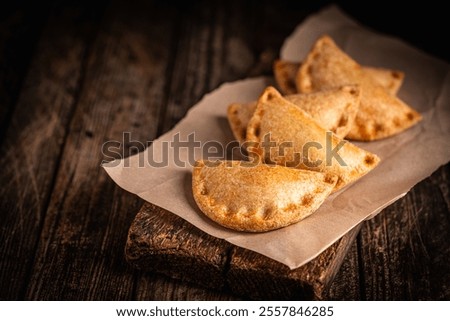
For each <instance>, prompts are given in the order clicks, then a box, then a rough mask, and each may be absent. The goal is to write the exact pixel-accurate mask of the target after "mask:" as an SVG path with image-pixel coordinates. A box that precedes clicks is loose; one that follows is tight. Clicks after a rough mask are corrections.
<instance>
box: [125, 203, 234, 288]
mask: <svg viewBox="0 0 450 321" xmlns="http://www.w3.org/2000/svg"><path fill="white" fill-rule="evenodd" d="M231 249H232V245H231V244H230V243H228V242H226V241H224V240H221V239H218V238H215V237H213V236H210V235H207V234H205V233H203V232H202V231H200V230H199V229H197V228H196V227H194V226H193V225H191V224H190V223H188V222H187V221H185V220H184V219H182V218H180V217H178V216H176V215H174V214H172V213H170V212H167V211H165V210H163V209H162V208H160V207H157V206H155V205H152V204H150V203H146V204H145V205H144V206H143V207H142V208H141V210H140V211H139V213H138V215H137V216H136V218H135V219H134V221H133V224H132V225H131V227H130V230H129V232H128V240H127V244H126V248H125V254H126V257H127V260H128V262H129V263H130V264H132V265H133V266H135V267H137V268H140V269H142V270H147V271H152V272H159V273H162V274H165V275H167V276H170V277H173V278H176V279H180V280H185V281H190V282H192V283H194V284H198V285H202V286H204V287H209V288H212V289H217V290H221V289H223V288H224V287H225V284H226V282H225V277H224V276H225V275H224V273H225V269H226V268H227V263H228V262H227V260H228V256H229V254H230V251H231Z"/></svg>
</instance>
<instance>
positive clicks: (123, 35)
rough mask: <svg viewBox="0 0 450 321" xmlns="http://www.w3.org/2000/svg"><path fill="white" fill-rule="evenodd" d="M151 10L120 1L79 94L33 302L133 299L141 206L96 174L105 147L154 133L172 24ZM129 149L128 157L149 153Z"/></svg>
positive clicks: (93, 54) (106, 19) (99, 40)
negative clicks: (129, 251)
mask: <svg viewBox="0 0 450 321" xmlns="http://www.w3.org/2000/svg"><path fill="white" fill-rule="evenodd" d="M153 6H154V5H153V4H151V3H146V2H144V1H142V2H132V3H124V2H119V1H117V2H114V3H113V4H112V5H111V7H110V8H109V9H108V10H107V13H106V14H105V17H104V20H103V23H102V25H101V27H100V30H99V34H98V36H97V37H96V40H95V42H94V44H93V47H92V49H91V52H90V54H89V57H88V61H87V72H86V76H85V78H84V83H83V90H82V91H81V93H80V98H79V102H78V104H77V108H76V111H75V114H74V117H73V120H72V122H71V125H70V131H69V135H68V137H67V141H66V144H65V148H64V152H63V155H62V160H61V165H60V170H59V172H58V176H57V179H56V183H55V189H54V190H55V193H53V195H52V197H51V200H50V205H49V208H48V211H47V214H46V220H45V223H44V228H43V233H42V236H41V239H40V243H39V247H38V249H37V260H36V262H35V266H34V269H33V272H32V279H31V282H30V286H29V287H28V291H27V295H26V297H27V298H29V299H72V300H77V299H84V300H86V299H97V300H98V299H105V300H109V299H114V300H117V299H119V300H127V299H132V295H133V288H134V277H133V274H132V273H131V272H130V270H129V268H128V267H127V265H126V264H125V262H124V256H123V244H124V243H125V240H126V233H127V229H128V227H129V225H130V223H131V220H132V218H133V216H134V214H135V213H136V212H137V210H138V208H139V207H140V206H141V204H142V203H141V201H140V200H139V199H137V198H136V197H135V196H132V195H130V194H127V193H124V192H123V190H121V189H120V188H118V187H117V186H115V184H114V182H113V181H112V180H111V179H110V178H109V177H108V176H107V175H106V173H105V172H104V170H103V169H102V168H101V167H100V163H101V161H102V158H103V156H102V154H101V150H102V144H103V143H104V142H105V141H108V140H116V141H119V142H121V141H122V135H123V133H124V132H130V133H131V140H134V141H141V142H145V141H146V140H149V139H152V138H153V137H155V135H156V131H157V120H158V117H159V113H160V111H161V109H162V107H163V103H162V102H163V101H164V88H165V86H166V69H167V68H168V65H169V64H171V62H170V61H168V57H169V56H170V49H171V48H172V41H175V39H172V37H171V35H172V32H173V26H174V23H175V19H174V15H173V13H172V12H165V11H164V8H163V7H162V8H159V9H158V10H155V8H154V7H153ZM134 145H135V143H133V142H131V141H129V142H123V144H122V147H123V149H125V151H123V153H122V155H123V156H127V155H128V154H130V153H131V152H136V151H137V150H138V149H139V150H142V149H143V146H135V147H136V148H134V150H131V147H133V146H134Z"/></svg>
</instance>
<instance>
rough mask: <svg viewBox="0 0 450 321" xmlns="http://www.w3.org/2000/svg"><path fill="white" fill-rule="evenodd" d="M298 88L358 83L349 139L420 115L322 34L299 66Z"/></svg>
mask: <svg viewBox="0 0 450 321" xmlns="http://www.w3.org/2000/svg"><path fill="white" fill-rule="evenodd" d="M296 84H297V89H298V90H299V91H300V92H304V93H309V92H314V91H320V90H324V89H328V88H334V87H336V86H341V85H344V84H359V85H360V86H361V91H362V94H361V103H360V107H359V110H358V113H357V115H356V118H355V123H354V125H353V127H352V129H351V130H350V132H349V134H348V135H347V137H348V138H350V139H355V140H363V141H371V140H377V139H381V138H385V137H389V136H392V135H395V134H398V133H400V132H402V131H404V130H405V129H407V128H409V127H411V126H413V125H414V124H416V123H417V122H418V121H420V119H421V118H422V117H421V115H420V114H419V113H418V112H416V111H415V110H414V109H412V108H411V107H409V106H408V105H407V104H405V103H404V102H403V101H401V100H400V99H398V98H397V97H395V96H392V95H390V94H389V93H388V92H387V91H386V90H385V89H384V88H383V87H382V86H381V85H380V84H379V83H378V82H377V81H375V80H373V79H372V78H371V77H369V76H367V74H366V73H364V72H363V70H362V68H361V66H360V65H359V64H358V63H357V62H355V61H354V60H353V59H352V58H350V57H349V56H348V55H347V54H345V53H344V52H343V51H342V50H340V49H339V48H338V47H337V46H336V44H335V43H334V41H333V40H332V39H331V38H330V37H328V36H323V37H321V38H320V39H319V40H317V41H316V43H315V44H314V46H313V48H312V49H311V51H310V53H309V54H308V56H307V57H306V59H305V61H304V62H303V64H302V65H301V66H300V69H299V70H298V73H297V77H296Z"/></svg>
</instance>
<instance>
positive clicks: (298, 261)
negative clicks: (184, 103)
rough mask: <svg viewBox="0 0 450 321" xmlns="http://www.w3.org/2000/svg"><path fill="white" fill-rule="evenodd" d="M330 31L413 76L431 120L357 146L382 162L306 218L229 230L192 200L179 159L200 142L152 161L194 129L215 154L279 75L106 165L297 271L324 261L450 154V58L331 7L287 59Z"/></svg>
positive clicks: (207, 101)
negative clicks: (235, 119)
mask: <svg viewBox="0 0 450 321" xmlns="http://www.w3.org/2000/svg"><path fill="white" fill-rule="evenodd" d="M324 33H327V34H329V35H330V36H331V37H332V38H333V39H335V41H336V42H337V44H338V45H339V46H341V47H342V48H343V49H344V50H345V51H346V52H347V53H349V54H350V55H351V56H352V57H353V58H354V59H356V60H357V61H358V62H359V63H361V64H363V65H368V66H377V67H385V68H392V69H396V70H397V69H399V70H402V71H404V72H405V73H406V79H405V83H404V85H403V87H402V88H401V90H400V92H399V96H400V98H402V99H403V100H404V101H406V102H407V103H408V104H410V105H411V106H413V107H414V108H415V109H416V110H418V111H420V112H421V113H422V115H423V118H424V119H423V121H422V122H421V123H419V124H418V125H417V126H415V127H413V128H412V129H409V130H407V131H406V132H404V133H402V134H400V135H398V136H395V137H392V138H388V139H385V140H381V141H377V142H371V143H358V144H357V145H359V146H361V147H363V148H365V149H367V150H369V151H371V152H374V153H376V154H378V155H379V156H380V157H381V159H382V162H381V163H380V165H379V166H378V167H377V168H376V169H375V170H373V171H372V172H371V173H369V174H368V175H367V176H365V177H363V178H362V179H360V180H359V181H357V182H356V183H355V184H353V185H352V186H350V187H349V188H347V189H345V190H343V191H342V192H340V193H337V194H335V195H332V196H331V197H330V198H329V199H327V201H325V203H324V204H323V205H322V206H321V207H320V208H319V210H318V211H317V212H316V213H314V214H313V215H311V216H310V217H308V218H307V219H305V220H304V221H301V222H300V223H297V224H294V225H291V226H289V227H286V228H283V229H280V230H276V231H271V232H266V233H256V234H253V233H243V232H235V231H232V230H228V229H226V228H222V227H220V226H219V225H217V224H215V223H214V222H212V221H210V220H209V219H208V218H206V217H205V216H204V215H203V214H202V213H201V212H200V211H199V209H198V208H197V206H196V204H195V202H194V201H193V198H192V190H191V171H192V166H191V165H189V164H187V165H186V166H184V167H183V166H179V163H180V162H179V161H182V162H184V163H189V162H188V161H187V160H188V159H189V158H191V160H192V159H195V158H200V157H202V153H203V152H204V151H203V152H202V150H201V148H199V147H195V148H194V146H193V145H194V144H191V145H192V146H191V149H194V152H189V151H188V148H181V149H179V153H178V154H174V151H173V149H172V148H170V146H168V147H169V148H168V153H169V155H168V156H166V159H168V161H169V164H168V166H166V167H155V166H152V165H151V164H149V159H151V160H153V162H158V161H161V160H162V159H163V158H162V155H163V153H164V149H165V147H166V145H167V144H170V142H173V141H174V140H176V139H175V138H176V136H177V135H178V134H179V139H178V140H179V141H188V136H189V135H191V140H192V139H193V138H194V137H193V136H192V135H195V140H196V141H199V142H201V146H203V147H205V148H206V147H208V148H209V151H210V152H213V151H217V150H216V149H217V148H218V149H220V147H217V145H216V143H214V142H213V141H217V142H220V143H222V144H223V145H226V144H227V143H228V142H229V141H231V140H232V139H233V136H232V134H231V130H230V128H229V126H228V123H227V119H226V110H227V106H228V105H229V104H230V103H233V102H248V101H252V100H255V99H256V98H257V97H258V96H259V94H260V93H261V92H262V90H263V89H264V88H265V86H266V85H267V84H268V83H269V82H270V81H271V80H270V79H265V78H255V79H246V80H242V81H237V82H233V83H227V84H224V85H222V86H220V87H219V88H218V89H216V90H214V91H213V92H212V93H210V94H207V95H205V97H204V98H203V99H202V100H201V101H200V102H199V103H198V104H196V105H195V106H193V107H192V108H191V109H190V110H189V112H188V114H187V115H186V117H185V118H184V119H182V120H181V121H180V122H179V123H178V124H177V125H176V126H175V128H173V129H172V130H171V131H169V132H167V133H166V134H164V135H163V136H161V137H159V138H158V139H157V140H155V141H154V142H153V144H152V145H151V146H150V147H149V148H148V149H147V150H145V151H144V152H142V153H141V154H138V155H135V156H132V157H130V158H128V159H125V160H117V161H114V162H111V163H108V164H105V165H103V166H104V168H105V170H106V171H107V173H108V174H109V175H110V176H111V178H112V179H113V180H114V181H115V182H116V183H117V184H118V185H120V186H121V187H122V188H123V189H125V190H127V191H129V192H132V193H135V194H136V195H138V196H139V197H141V198H143V199H144V200H146V201H148V202H151V203H154V204H156V205H158V206H160V207H163V208H165V209H167V210H169V211H171V212H173V213H175V214H177V215H179V216H180V217H182V218H184V219H185V220H187V221H188V222H190V223H192V224H194V225H195V226H197V227H198V228H199V229H201V230H202V231H204V232H206V233H208V234H211V235H213V236H215V237H218V238H223V239H225V240H227V241H229V242H231V243H233V244H235V245H238V246H240V247H243V248H247V249H250V250H253V251H256V252H258V253H261V254H264V255H266V256H268V257H270V258H272V259H274V260H277V261H279V262H281V263H284V264H286V265H287V266H289V267H290V268H292V269H293V268H296V267H299V266H301V265H302V264H305V263H306V262H308V261H310V260H311V259H313V258H315V257H316V256H317V255H319V254H320V253H321V252H322V251H323V250H325V249H326V248H327V247H329V246H330V245H331V244H333V243H334V242H335V241H336V240H338V239H339V238H340V237H342V236H343V235H344V234H345V233H347V232H348V231H349V230H350V229H352V228H353V227H355V226H356V225H357V224H358V223H360V222H361V221H363V220H365V219H367V218H369V217H372V216H373V215H375V214H377V213H379V212H380V211H381V210H382V209H383V208H385V207H386V206H388V205H389V204H391V203H392V202H394V201H395V200H397V199H399V198H401V197H402V196H404V195H405V194H406V193H407V192H408V190H410V189H411V188H412V187H413V186H414V185H415V184H417V183H418V182H420V181H421V180H423V179H424V178H426V177H427V176H429V175H430V174H431V173H433V171H435V170H436V169H437V168H438V167H439V166H440V165H442V164H445V163H447V162H448V161H449V159H450V108H449V107H450V106H449V103H450V76H449V65H448V64H447V63H445V62H442V61H440V60H438V59H435V58H433V57H430V56H428V55H426V54H425V53H423V52H421V51H419V50H417V49H414V48H412V47H410V46H409V45H408V44H406V43H405V42H403V41H401V40H398V39H395V38H391V37H387V36H384V35H380V34H377V33H374V32H372V31H369V30H368V29H365V28H364V27H362V26H360V25H358V24H357V23H356V22H354V21H353V20H351V19H350V18H348V17H347V16H345V15H344V14H343V13H342V12H341V11H340V10H339V9H338V8H336V7H328V8H326V9H324V10H323V11H321V12H319V13H318V14H316V15H313V16H311V17H309V18H308V19H307V20H305V21H304V23H302V24H301V25H300V26H299V27H298V28H297V29H296V30H295V32H294V33H293V34H292V35H291V36H290V37H289V38H288V39H287V40H286V41H285V43H284V45H283V48H282V51H281V58H283V59H286V60H291V61H300V60H302V59H303V58H304V57H305V56H306V53H307V52H308V50H309V49H310V47H311V45H312V44H313V42H314V41H315V40H316V39H317V37H319V36H320V35H322V34H324ZM214 146H215V147H214ZM166 155H167V153H166ZM153 165H154V164H153ZM243 197H245V195H244V196H243Z"/></svg>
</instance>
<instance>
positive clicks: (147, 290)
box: [136, 274, 241, 301]
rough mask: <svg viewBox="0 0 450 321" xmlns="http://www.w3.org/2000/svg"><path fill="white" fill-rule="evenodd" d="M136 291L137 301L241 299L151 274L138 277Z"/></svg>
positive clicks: (222, 291)
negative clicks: (138, 282) (138, 281)
mask: <svg viewBox="0 0 450 321" xmlns="http://www.w3.org/2000/svg"><path fill="white" fill-rule="evenodd" d="M138 290H139V291H138V292H137V293H136V296H137V298H138V299H139V300H158V301H166V300H171V301H177V300H189V301H205V300H206V301H211V300H213V301H225V300H240V299H241V298H239V297H237V296H234V295H233V294H230V293H229V291H225V290H220V291H219V290H217V291H215V290H209V289H206V288H204V287H201V286H199V285H196V284H193V283H186V282H183V281H178V280H174V279H170V278H167V277H162V276H160V275H152V274H143V275H142V276H140V284H139V289H138Z"/></svg>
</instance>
